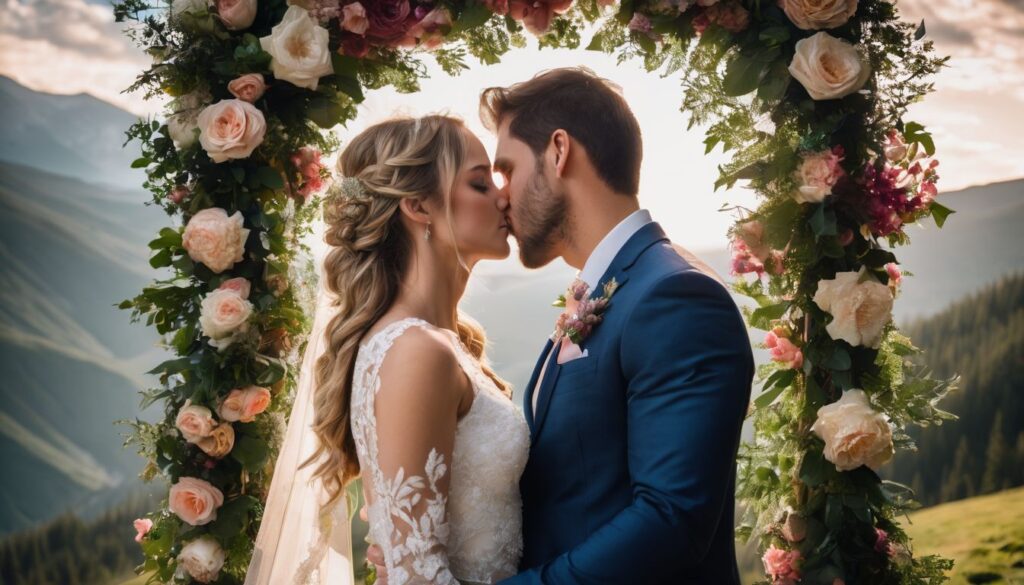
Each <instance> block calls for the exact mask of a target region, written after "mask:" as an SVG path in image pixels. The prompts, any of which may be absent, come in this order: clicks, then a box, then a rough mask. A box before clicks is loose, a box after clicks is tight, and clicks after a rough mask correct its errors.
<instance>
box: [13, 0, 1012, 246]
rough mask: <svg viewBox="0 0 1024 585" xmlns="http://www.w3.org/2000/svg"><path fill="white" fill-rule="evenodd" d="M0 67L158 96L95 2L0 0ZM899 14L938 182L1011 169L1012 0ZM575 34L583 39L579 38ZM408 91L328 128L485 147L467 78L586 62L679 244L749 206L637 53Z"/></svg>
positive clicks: (473, 84)
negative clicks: (435, 134)
mask: <svg viewBox="0 0 1024 585" xmlns="http://www.w3.org/2000/svg"><path fill="white" fill-rule="evenodd" d="M0 2H2V4H0V74H3V75H6V76H8V77H11V78H13V79H14V80H16V81H18V82H19V83H21V84H22V85H25V86H27V87H29V88H31V89H35V90H38V91H45V92H49V93H58V94H73V93H80V92H85V93H89V94H91V95H93V96H95V97H97V98H99V99H102V100H105V101H107V102H110V103H112V104H114V105H116V106H118V107H121V108H123V109H126V110H128V111H130V112H133V113H135V114H137V115H140V116H145V115H162V114H161V112H162V108H163V103H161V102H159V101H155V100H153V101H148V102H147V101H144V100H143V99H142V96H141V95H138V94H136V95H133V94H125V93H122V90H123V89H124V88H126V87H128V86H129V85H131V83H132V82H133V80H134V78H135V76H136V75H137V74H138V73H139V72H141V71H142V70H143V69H145V68H146V67H148V65H149V64H150V60H149V58H148V57H147V56H146V55H145V54H144V53H143V52H142V51H141V50H140V49H139V48H138V47H135V46H134V45H133V44H132V42H131V40H130V39H128V38H127V37H126V36H125V35H124V34H122V31H121V28H122V26H123V25H122V24H118V23H115V22H114V19H113V12H112V9H111V7H110V6H109V4H107V3H105V2H90V1H88V0H0ZM898 7H899V8H900V10H901V12H902V14H903V15H904V17H905V18H906V19H907V20H912V21H915V22H916V21H919V20H921V19H924V20H925V21H926V25H927V29H928V34H929V38H931V39H933V40H934V41H935V44H936V48H937V52H938V53H939V54H946V55H950V56H951V60H950V66H949V67H947V68H945V69H943V70H942V72H941V73H940V74H939V75H937V76H936V77H935V79H934V81H935V85H936V91H935V92H934V93H932V94H930V95H929V96H928V97H927V98H926V99H925V100H924V101H923V102H921V103H918V104H914V105H913V106H912V107H911V109H910V112H909V114H908V116H907V117H906V118H905V119H906V120H914V121H918V122H920V123H923V124H924V125H925V126H926V127H927V128H928V129H929V130H930V131H932V133H933V134H934V137H935V141H936V145H937V150H938V151H937V157H938V158H939V160H940V161H941V166H940V176H941V180H940V183H939V186H940V189H942V190H946V191H953V190H957V189H960V188H963V187H966V186H970V185H976V184H984V183H990V182H995V181H1000V180H1006V179H1013V178H1020V177H1024V139H1022V138H1021V137H1022V136H1024V0H927V1H925V0H903V1H901V2H899V3H898ZM586 42H587V39H586V38H585V39H584V43H586ZM424 62H425V63H426V64H427V65H428V69H429V70H430V72H431V76H430V78H429V79H427V80H424V81H423V83H422V91H421V92H419V93H417V94H406V95H403V94H398V93H397V92H395V91H393V90H390V89H382V90H377V91H374V92H369V93H368V96H367V99H366V101H365V102H364V103H363V104H361V105H360V113H359V117H358V118H357V119H356V120H355V121H353V122H351V123H349V125H348V126H347V127H340V126H339V127H337V128H336V130H335V131H336V132H338V134H339V135H340V136H341V138H342V139H343V140H344V139H345V138H347V137H350V136H352V135H354V133H357V132H358V131H359V130H361V129H362V128H365V127H366V126H368V125H370V124H372V123H374V122H376V121H379V120H381V119H384V118H387V117H389V116H391V115H394V114H396V113H404V114H411V115H417V114H425V113H431V112H438V111H443V112H447V113H450V114H454V115H457V116H459V117H461V118H463V119H464V120H466V122H467V123H468V125H469V127H470V129H471V130H473V131H475V132H476V133H477V134H478V135H479V136H480V137H481V139H482V140H483V142H484V145H485V146H486V147H487V148H488V150H489V152H491V153H493V149H494V140H493V137H492V136H490V134H489V133H488V132H487V131H486V130H485V129H484V128H483V127H482V126H481V124H480V122H479V119H478V117H477V103H478V94H479V91H480V89H482V88H484V87H488V86H492V85H508V84H511V83H515V82H516V81H521V80H524V79H528V78H530V77H532V76H533V75H534V74H535V73H537V72H538V71H541V70H543V69H547V68H551V67H559V66H571V65H578V64H582V65H586V66H588V67H590V68H591V69H593V70H595V71H596V72H597V73H598V74H600V75H602V76H603V77H606V78H608V79H610V80H611V81H613V82H615V83H617V84H619V85H620V86H621V87H622V89H623V92H624V95H625V97H626V99H627V101H628V102H629V103H630V104H631V106H632V108H633V110H634V112H635V113H636V115H637V118H638V121H639V123H640V127H641V131H642V133H643V137H644V151H645V156H644V164H643V169H642V174H641V190H640V198H641V204H642V205H643V206H644V207H646V208H648V209H650V210H651V213H652V214H653V215H654V217H655V219H657V220H658V221H659V222H660V223H662V225H663V226H664V227H665V228H666V231H667V232H668V233H669V235H670V236H671V237H672V238H673V240H675V241H677V242H679V243H681V244H682V245H684V246H686V247H688V248H690V249H692V250H702V249H712V248H722V247H724V246H725V244H726V240H725V232H726V229H727V228H728V226H729V225H731V223H732V221H733V218H732V217H731V216H730V215H729V214H728V213H722V212H719V211H718V210H719V209H720V208H721V207H722V206H723V204H728V205H729V206H732V205H743V206H747V207H755V206H756V200H755V198H754V196H753V194H752V193H751V192H750V191H749V190H746V189H743V188H742V187H737V188H735V189H732V190H729V191H725V190H719V191H718V192H717V193H716V192H714V191H713V184H714V180H715V178H716V177H717V170H716V167H717V165H719V164H722V163H723V162H725V161H726V160H727V158H726V157H725V155H723V154H722V153H721V151H720V149H718V150H716V151H714V152H713V153H711V154H710V155H707V156H705V155H704V146H703V144H702V140H703V131H702V129H700V128H697V127H695V128H694V129H692V130H690V131H687V130H686V126H687V121H688V118H687V116H686V115H685V114H684V113H682V112H680V110H679V106H680V104H681V101H682V88H681V87H680V83H679V76H678V75H676V76H671V77H667V78H661V77H660V76H659V75H657V74H655V73H648V72H646V71H644V70H643V67H642V66H641V64H640V63H638V62H627V63H625V64H623V65H621V66H619V65H617V64H616V63H615V59H614V57H612V56H610V55H605V54H602V53H596V52H592V51H584V50H582V49H580V50H575V51H573V50H557V51H555V50H551V49H544V50H538V49H536V48H535V44H534V45H532V46H531V47H528V48H526V49H520V50H513V51H512V52H510V53H508V54H507V55H505V57H504V59H503V61H502V63H500V64H498V65H493V66H483V65H474V66H473V67H472V68H471V69H470V70H469V71H466V72H464V73H463V74H462V75H461V76H459V77H456V78H450V77H448V76H447V75H446V74H445V73H443V72H442V71H441V70H440V69H439V68H438V67H437V66H436V65H434V64H433V62H432V59H431V58H430V57H429V56H424Z"/></svg>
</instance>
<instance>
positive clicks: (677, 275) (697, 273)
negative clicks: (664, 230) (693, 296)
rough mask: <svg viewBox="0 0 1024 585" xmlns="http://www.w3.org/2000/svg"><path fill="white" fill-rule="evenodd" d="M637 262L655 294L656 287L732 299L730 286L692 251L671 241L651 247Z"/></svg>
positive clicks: (644, 278) (640, 271) (639, 269)
mask: <svg viewBox="0 0 1024 585" xmlns="http://www.w3.org/2000/svg"><path fill="white" fill-rule="evenodd" d="M637 260H638V261H637V266H636V269H637V271H638V272H639V273H640V274H642V275H643V278H642V280H646V281H647V282H648V283H649V288H650V289H651V290H652V292H653V289H654V288H655V287H657V288H659V289H665V288H682V289H684V290H689V291H693V292H698V291H702V292H705V293H710V294H713V295H716V296H717V295H725V296H729V287H728V285H726V283H725V281H724V280H723V279H722V277H721V276H719V275H718V273H716V272H715V271H714V270H713V269H712V268H711V267H710V266H708V265H707V263H705V262H704V261H703V260H701V259H700V258H699V257H697V256H696V255H695V254H693V253H692V252H690V251H689V250H687V249H685V248H683V247H682V246H680V245H678V244H675V243H672V242H670V241H668V240H665V241H662V242H659V243H658V244H657V245H654V246H651V247H650V248H649V249H647V250H646V251H645V252H644V254H642V255H641V257H640V258H638V259H637ZM642 288H648V287H642Z"/></svg>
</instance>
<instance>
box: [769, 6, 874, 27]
mask: <svg viewBox="0 0 1024 585" xmlns="http://www.w3.org/2000/svg"><path fill="white" fill-rule="evenodd" d="M780 4H781V5H782V10H783V12H785V13H786V16H788V17H789V20H791V21H792V22H793V24H795V25H796V26H797V28H801V29H803V30H820V29H824V28H836V27H839V26H842V25H844V24H846V21H848V20H850V17H851V16H853V13H855V12H857V0H780Z"/></svg>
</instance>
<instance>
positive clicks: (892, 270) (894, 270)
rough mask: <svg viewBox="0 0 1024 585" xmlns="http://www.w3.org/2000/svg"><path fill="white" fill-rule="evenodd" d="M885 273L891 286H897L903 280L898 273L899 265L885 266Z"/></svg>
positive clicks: (901, 275)
mask: <svg viewBox="0 0 1024 585" xmlns="http://www.w3.org/2000/svg"><path fill="white" fill-rule="evenodd" d="M885 272H886V274H888V275H889V284H891V285H893V286H899V285H900V281H901V280H903V273H902V272H900V265H899V264H896V263H895V262H890V263H888V264H886V265H885Z"/></svg>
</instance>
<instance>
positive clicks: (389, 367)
mask: <svg viewBox="0 0 1024 585" xmlns="http://www.w3.org/2000/svg"><path fill="white" fill-rule="evenodd" d="M388 331H390V333H389V332H388ZM378 332H379V333H381V334H383V335H385V336H388V337H393V339H391V340H390V343H389V344H388V347H387V350H386V352H385V353H384V355H383V359H382V360H381V362H380V378H381V388H382V390H383V389H385V388H387V389H390V390H391V392H397V393H404V392H407V391H411V392H418V393H424V392H425V393H428V394H433V393H448V392H453V391H455V392H454V393H455V394H459V392H458V390H460V389H461V388H462V386H463V384H462V382H463V381H464V380H465V377H464V376H462V374H461V368H460V365H459V361H458V357H457V355H456V353H455V349H454V347H453V346H452V343H451V340H450V339H449V338H448V336H447V335H446V334H445V332H444V331H442V330H440V329H437V328H435V327H433V326H431V325H430V324H428V323H426V322H425V321H420V320H416V319H409V320H403V322H395V323H393V324H390V325H387V326H385V327H383V328H381V329H380V330H379V331H378Z"/></svg>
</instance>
